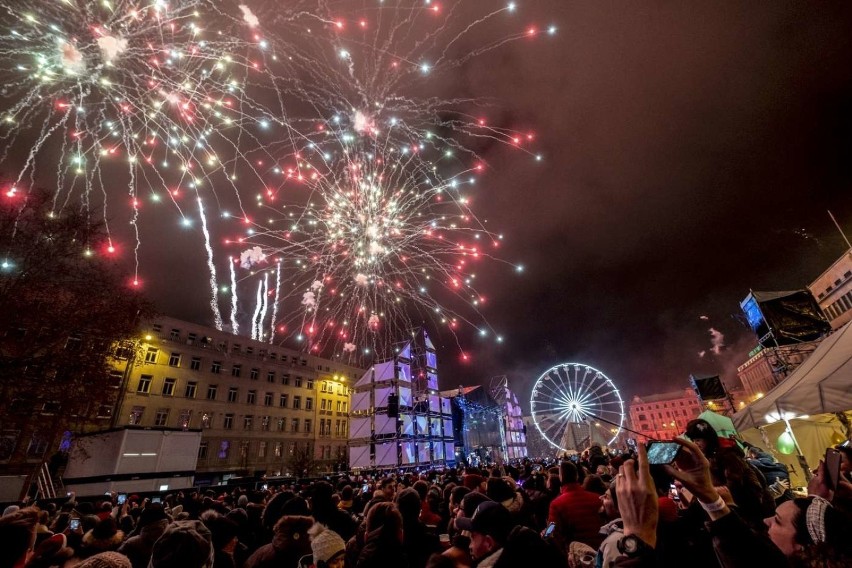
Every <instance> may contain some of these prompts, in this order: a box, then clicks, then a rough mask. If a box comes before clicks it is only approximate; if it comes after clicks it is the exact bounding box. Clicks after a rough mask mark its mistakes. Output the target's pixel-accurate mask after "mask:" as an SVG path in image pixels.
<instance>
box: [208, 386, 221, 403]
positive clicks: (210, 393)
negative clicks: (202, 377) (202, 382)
mask: <svg viewBox="0 0 852 568" xmlns="http://www.w3.org/2000/svg"><path fill="white" fill-rule="evenodd" d="M218 390H219V385H210V386H209V387H207V400H216V392H217V391H218Z"/></svg>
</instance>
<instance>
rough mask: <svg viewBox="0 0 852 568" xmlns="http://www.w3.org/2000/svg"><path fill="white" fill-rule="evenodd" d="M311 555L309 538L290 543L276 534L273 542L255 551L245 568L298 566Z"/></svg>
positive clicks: (246, 562)
mask: <svg viewBox="0 0 852 568" xmlns="http://www.w3.org/2000/svg"><path fill="white" fill-rule="evenodd" d="M308 554H311V543H310V541H309V539H308V538H307V535H306V536H305V538H302V539H301V540H299V541H295V542H293V541H290V542H288V541H287V539H286V538H284V537H283V536H282V535H279V534H276V535H275V536H274V537H273V538H272V542H271V543H269V544H265V545H263V546H261V547H260V548H258V549H257V550H255V551H254V554H252V555H251V556H249V558H248V560H246V561H245V564H243V568H287V567H288V566H296V565H298V563H299V560H300V559H301V558H302V557H303V556H306V555H308Z"/></svg>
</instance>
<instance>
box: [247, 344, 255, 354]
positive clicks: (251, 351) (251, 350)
mask: <svg viewBox="0 0 852 568" xmlns="http://www.w3.org/2000/svg"><path fill="white" fill-rule="evenodd" d="M246 355H254V347H251V346H249V347H246Z"/></svg>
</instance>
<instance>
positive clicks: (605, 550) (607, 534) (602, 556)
mask: <svg viewBox="0 0 852 568" xmlns="http://www.w3.org/2000/svg"><path fill="white" fill-rule="evenodd" d="M600 534H602V535H604V540H603V542H602V543H601V545H600V548H598V553H597V555H596V556H595V567H596V568H610V567H611V566H614V565H615V561H616V560H617V559H618V557H619V556H621V553H620V552H619V551H618V541H619V540H620V539H621V537H623V536H624V523H623V522H622V521H621V519H615V520H614V521H611V522H609V523H607V524H605V525H604V526H602V527H601V530H600Z"/></svg>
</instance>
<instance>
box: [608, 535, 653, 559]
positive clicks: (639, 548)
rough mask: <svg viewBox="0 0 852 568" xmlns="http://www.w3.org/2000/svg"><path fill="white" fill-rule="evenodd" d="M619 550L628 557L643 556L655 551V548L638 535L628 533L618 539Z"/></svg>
mask: <svg viewBox="0 0 852 568" xmlns="http://www.w3.org/2000/svg"><path fill="white" fill-rule="evenodd" d="M617 545H618V552H620V553H621V554H623V555H625V556H627V557H628V558H636V557H637V556H641V555H642V554H647V553H650V552H653V551H654V549H653V548H651V546H650V545H649V544H648V543H647V542H645V541H644V540H642V539H641V538H639V537H638V536H636V535H635V534H628V535H625V536H623V537H621V538H620V539H618V543H617Z"/></svg>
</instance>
